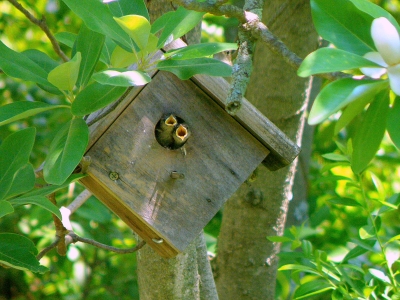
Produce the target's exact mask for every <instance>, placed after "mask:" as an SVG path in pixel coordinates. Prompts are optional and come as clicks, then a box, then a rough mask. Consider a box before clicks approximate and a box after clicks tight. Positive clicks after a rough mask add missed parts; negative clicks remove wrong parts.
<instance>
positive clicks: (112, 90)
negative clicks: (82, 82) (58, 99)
mask: <svg viewBox="0 0 400 300" xmlns="http://www.w3.org/2000/svg"><path fill="white" fill-rule="evenodd" d="M125 91H126V87H120V86H112V85H103V84H100V83H98V82H94V83H92V84H90V85H88V86H87V87H86V88H85V89H84V90H82V91H81V92H80V93H79V94H78V96H76V98H75V101H74V102H73V103H72V107H71V109H72V113H73V114H74V115H76V116H84V115H87V114H90V113H92V112H95V111H96V110H98V109H100V108H103V107H105V106H107V105H108V104H110V103H112V102H114V101H115V100H117V99H118V98H119V97H120V96H122V94H123V93H124V92H125Z"/></svg>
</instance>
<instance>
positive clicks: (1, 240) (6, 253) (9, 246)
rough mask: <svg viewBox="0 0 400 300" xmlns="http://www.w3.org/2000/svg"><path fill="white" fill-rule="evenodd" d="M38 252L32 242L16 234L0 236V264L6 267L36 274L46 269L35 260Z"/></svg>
mask: <svg viewBox="0 0 400 300" xmlns="http://www.w3.org/2000/svg"><path fill="white" fill-rule="evenodd" d="M37 253H38V251H37V249H36V247H35V245H34V244H33V242H32V241H31V240H30V239H28V238H26V237H24V236H22V235H18V234H12V233H2V234H0V262H1V263H2V264H4V265H6V266H9V267H12V268H15V269H19V270H24V271H32V272H37V273H44V272H46V271H48V269H47V268H46V267H44V266H41V265H40V263H39V261H38V260H37V259H36V257H35V255H37Z"/></svg>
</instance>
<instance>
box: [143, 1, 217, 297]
mask: <svg viewBox="0 0 400 300" xmlns="http://www.w3.org/2000/svg"><path fill="white" fill-rule="evenodd" d="M147 5H148V10H149V14H150V19H151V21H152V22H154V20H156V19H157V18H159V17H160V16H161V15H163V14H164V13H166V12H168V11H170V10H172V9H173V6H172V4H171V2H166V1H163V0H161V1H160V0H157V1H149V2H148V4H147ZM186 41H187V42H188V43H195V42H199V41H200V24H199V26H197V27H196V28H195V29H193V30H192V31H191V32H189V33H188V34H187V35H186ZM137 263H138V271H137V272H138V284H139V294H140V299H141V300H158V299H160V300H169V299H171V300H180V299H182V300H199V299H204V300H216V299H218V296H217V292H216V287H215V282H214V280H213V275H212V271H211V267H210V263H209V261H208V258H207V248H206V243H205V239H204V235H203V232H202V233H201V234H200V235H199V236H198V237H197V238H196V239H195V240H194V241H193V242H192V243H191V244H190V245H189V246H188V248H187V249H186V250H185V252H184V253H182V254H179V255H178V256H176V257H175V258H172V259H164V258H162V257H160V256H159V255H158V254H157V253H155V252H154V251H153V250H152V249H151V248H150V247H148V246H147V247H144V248H142V249H141V250H140V251H139V252H138V253H137Z"/></svg>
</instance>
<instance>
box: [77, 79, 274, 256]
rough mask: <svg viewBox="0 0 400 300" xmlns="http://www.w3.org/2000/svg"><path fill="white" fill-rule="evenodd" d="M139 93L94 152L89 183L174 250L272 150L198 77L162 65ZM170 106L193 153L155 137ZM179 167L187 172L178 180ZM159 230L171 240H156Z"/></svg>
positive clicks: (162, 248) (168, 251)
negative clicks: (183, 75) (194, 79)
mask: <svg viewBox="0 0 400 300" xmlns="http://www.w3.org/2000/svg"><path fill="white" fill-rule="evenodd" d="M135 97H136V98H135V99H134V101H131V102H130V104H129V105H128V106H127V107H126V108H125V109H124V110H123V112H122V113H121V114H120V115H119V116H118V118H117V119H116V120H114V121H113V122H112V123H111V124H110V125H109V127H108V128H107V130H106V132H102V134H101V135H100V137H99V138H98V140H97V141H96V142H95V143H93V146H92V147H91V149H90V150H89V151H88V153H87V155H89V156H90V157H91V159H92V164H91V166H90V167H89V171H88V174H89V176H88V177H86V178H85V179H84V180H83V181H82V182H83V184H84V185H86V186H87V187H88V188H89V189H90V190H91V191H92V192H93V193H94V194H95V195H96V196H97V197H98V198H99V199H100V200H101V201H103V202H104V203H105V204H106V205H107V206H108V207H110V209H112V210H113V211H114V212H115V213H116V214H117V215H119V216H120V217H121V219H123V220H124V221H125V222H126V223H127V224H128V225H129V226H130V227H131V228H132V229H134V230H135V231H136V232H137V233H138V234H139V235H141V236H142V238H143V239H145V240H146V241H147V242H149V243H150V244H151V246H153V247H154V248H155V250H156V251H158V252H159V253H160V255H162V256H164V257H172V256H174V255H175V254H176V253H177V251H182V250H184V249H185V247H186V246H187V245H188V244H189V243H190V242H191V241H192V240H193V239H194V238H195V237H196V236H197V235H198V233H199V232H200V231H201V230H202V228H203V227H204V226H205V225H206V224H207V223H208V222H209V220H210V219H211V218H212V217H213V216H214V215H215V213H216V212H217V211H218V210H219V209H220V207H221V206H222V205H223V203H224V202H225V201H226V200H227V199H228V198H229V197H230V196H231V195H232V194H233V193H234V192H235V191H236V189H237V188H238V187H239V186H240V185H241V184H242V183H243V182H244V181H245V180H246V179H247V177H248V176H249V175H250V174H251V173H252V172H253V170H254V169H255V168H256V167H257V166H258V165H259V164H260V163H261V162H262V161H263V160H264V159H265V158H266V157H267V155H268V154H269V151H268V149H266V148H265V147H264V145H262V144H261V143H260V142H259V141H258V140H257V139H256V138H255V137H254V136H253V135H252V134H250V133H249V132H248V131H247V130H246V129H244V128H243V127H242V126H241V125H240V124H239V123H238V122H237V121H235V120H234V119H233V118H232V117H230V116H229V115H228V114H227V113H226V112H225V111H224V110H223V109H222V108H221V107H220V106H218V105H217V104H216V103H215V102H214V100H213V99H211V98H210V97H209V96H208V95H207V94H205V93H204V92H203V91H202V90H201V89H200V88H198V87H197V86H196V85H195V84H194V83H193V82H192V81H190V80H188V81H181V80H179V79H177V78H176V77H175V76H174V75H172V74H170V73H164V72H158V73H157V74H156V76H155V77H154V78H153V80H152V82H151V83H149V84H148V85H147V86H145V87H144V88H143V89H142V90H141V91H140V92H139V93H138V94H136V96H135ZM165 113H174V114H176V115H177V116H179V117H180V118H182V119H184V120H185V121H186V123H187V124H188V126H189V129H190V130H191V137H190V138H189V140H188V142H187V143H186V145H185V150H186V155H184V152H183V151H181V150H180V149H178V150H168V149H166V148H163V147H162V146H160V145H159V144H158V143H157V141H156V140H155V135H154V129H155V125H156V123H157V122H158V121H159V119H160V118H161V116H162V115H163V114H165ZM111 171H113V172H117V173H118V174H119V179H118V180H116V181H112V180H111V179H110V178H109V176H108V174H109V172H111ZM173 171H176V172H178V173H181V174H183V175H184V178H183V179H172V178H171V177H170V174H171V172H173ZM155 237H157V238H162V239H164V243H162V244H155V243H154V242H153V243H151V240H152V239H153V238H155Z"/></svg>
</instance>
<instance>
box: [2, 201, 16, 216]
mask: <svg viewBox="0 0 400 300" xmlns="http://www.w3.org/2000/svg"><path fill="white" fill-rule="evenodd" d="M13 212H14V208H13V207H12V205H11V204H10V203H9V202H8V201H5V200H0V218H2V217H4V216H5V215H8V214H11V213H13Z"/></svg>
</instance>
